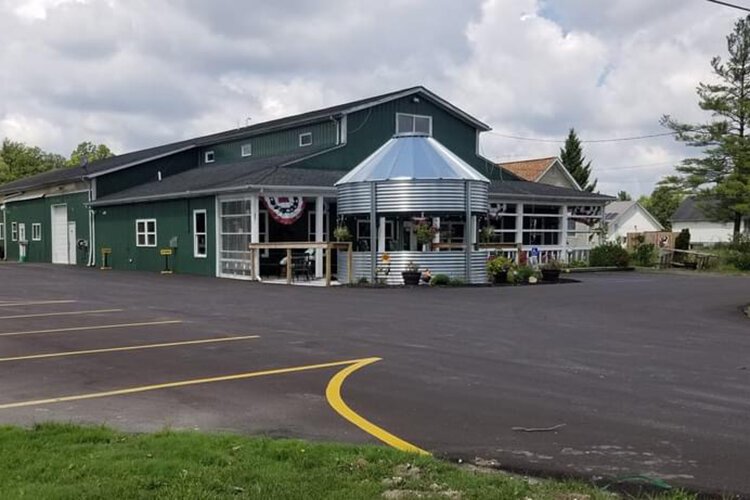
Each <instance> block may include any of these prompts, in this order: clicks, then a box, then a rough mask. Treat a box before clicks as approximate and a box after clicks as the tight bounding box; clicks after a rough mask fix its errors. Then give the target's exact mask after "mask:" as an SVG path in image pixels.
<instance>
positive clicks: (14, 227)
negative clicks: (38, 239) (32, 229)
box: [10, 222, 18, 241]
mask: <svg viewBox="0 0 750 500" xmlns="http://www.w3.org/2000/svg"><path fill="white" fill-rule="evenodd" d="M10 239H11V241H18V222H11V223H10Z"/></svg>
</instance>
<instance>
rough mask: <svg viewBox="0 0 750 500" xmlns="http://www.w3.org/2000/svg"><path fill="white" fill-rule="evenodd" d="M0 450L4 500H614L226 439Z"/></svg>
mask: <svg viewBox="0 0 750 500" xmlns="http://www.w3.org/2000/svg"><path fill="white" fill-rule="evenodd" d="M0 450H2V452H1V453H0V498H2V499H15V498H30V499H35V500H36V499H46V498H70V499H73V498H75V499H80V498H110V499H122V498H139V499H141V498H175V499H177V498H179V499H192V498H196V499H210V498H295V499H297V498H300V499H302V498H304V499H316V498H340V499H357V498H400V499H407V498H454V499H455V498H460V499H468V498H488V499H490V498H491V499H505V498H509V499H510V498H518V499H526V498H530V499H535V500H536V499H545V498H549V499H555V500H573V499H582V500H585V499H597V498H612V497H613V496H612V494H610V493H607V492H604V491H602V490H597V489H595V488H593V487H591V486H587V485H584V484H580V483H573V482H554V481H546V480H543V481H537V480H533V481H527V480H525V479H524V478H521V477H517V476H510V475H507V474H503V473H488V472H486V471H485V472H481V471H476V470H475V471H472V470H467V469H465V468H458V467H456V466H454V465H451V464H449V463H446V462H441V461H439V460H435V459H433V458H429V457H421V456H415V455H408V454H404V453H401V452H398V451H394V450H391V449H389V448H385V447H380V446H348V445H334V444H318V443H309V442H303V441H294V440H276V439H268V438H251V437H244V436H238V435H229V434H202V433H196V432H169V431H167V432H161V433H157V434H126V433H121V432H117V431H114V430H111V429H108V428H103V427H78V426H73V425H64V424H44V425H39V426H36V427H34V428H32V429H22V428H18V427H0ZM665 498H674V499H677V498H690V497H688V496H686V495H684V494H681V493H679V492H676V493H672V494H670V495H669V497H665Z"/></svg>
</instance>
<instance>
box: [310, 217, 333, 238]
mask: <svg viewBox="0 0 750 500" xmlns="http://www.w3.org/2000/svg"><path fill="white" fill-rule="evenodd" d="M307 241H315V210H310V211H309V212H307ZM323 241H328V213H326V212H323Z"/></svg>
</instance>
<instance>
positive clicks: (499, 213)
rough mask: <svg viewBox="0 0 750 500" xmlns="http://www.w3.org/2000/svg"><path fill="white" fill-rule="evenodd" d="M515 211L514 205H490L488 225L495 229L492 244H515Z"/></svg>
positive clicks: (515, 206)
mask: <svg viewBox="0 0 750 500" xmlns="http://www.w3.org/2000/svg"><path fill="white" fill-rule="evenodd" d="M517 210H518V205H516V204H515V203H490V224H491V225H492V227H494V228H495V237H494V240H493V241H494V242H496V243H507V244H510V243H515V242H516V229H517V228H516V214H517Z"/></svg>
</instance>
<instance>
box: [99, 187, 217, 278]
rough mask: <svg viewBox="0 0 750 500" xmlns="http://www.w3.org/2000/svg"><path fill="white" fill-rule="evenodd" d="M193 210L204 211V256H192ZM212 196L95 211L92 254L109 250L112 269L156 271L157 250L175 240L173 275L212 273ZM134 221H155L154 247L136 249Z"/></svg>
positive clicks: (159, 260) (160, 259)
mask: <svg viewBox="0 0 750 500" xmlns="http://www.w3.org/2000/svg"><path fill="white" fill-rule="evenodd" d="M193 210H206V219H207V220H206V224H207V227H206V229H207V234H206V240H207V241H206V246H207V249H208V256H207V257H205V258H195V257H194V256H193ZM215 212H216V210H215V203H214V198H213V197H204V198H190V199H182V200H170V201H162V202H153V203H138V204H131V205H117V206H111V207H107V208H106V209H105V210H98V211H97V214H96V247H97V248H96V255H97V259H98V258H100V256H101V249H102V248H103V247H104V248H111V249H112V256H111V258H110V263H111V266H112V267H113V268H114V269H136V270H139V271H160V270H162V269H164V257H161V256H160V255H159V249H161V248H165V247H168V246H169V243H170V240H171V239H172V238H173V237H177V251H176V252H175V255H174V257H173V258H172V266H173V268H174V270H175V272H177V273H189V274H203V275H208V276H214V275H215V274H216V215H215ZM136 219H156V237H157V242H156V243H157V246H156V247H138V246H136V244H135V243H136V242H135V221H136Z"/></svg>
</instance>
